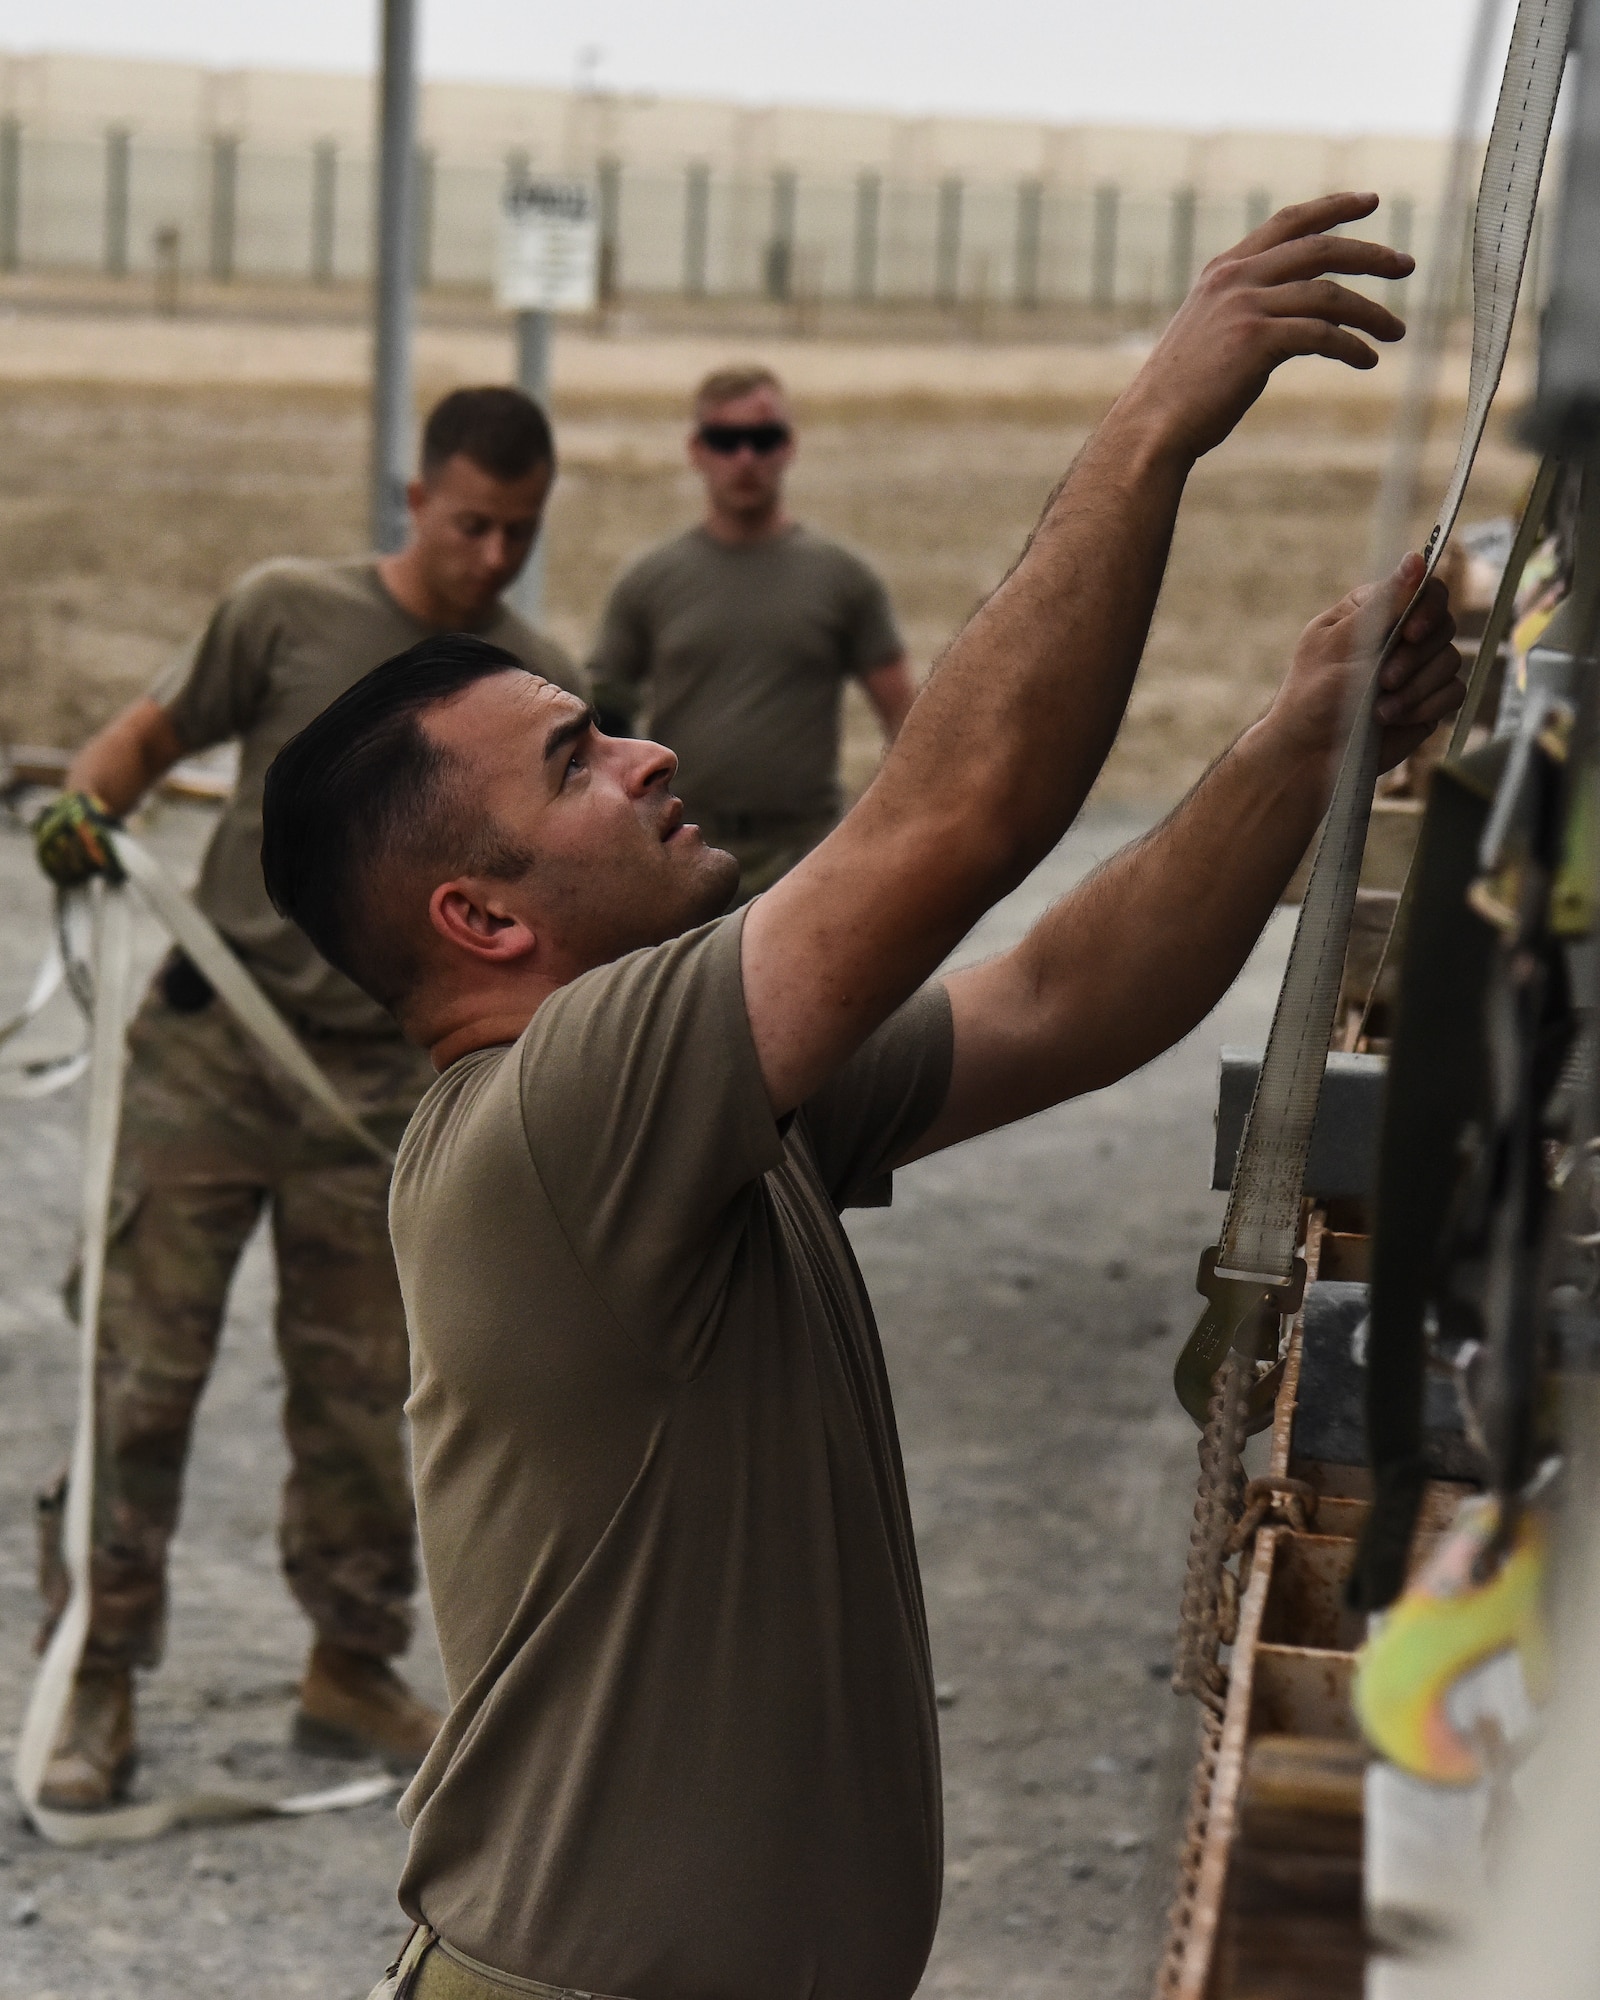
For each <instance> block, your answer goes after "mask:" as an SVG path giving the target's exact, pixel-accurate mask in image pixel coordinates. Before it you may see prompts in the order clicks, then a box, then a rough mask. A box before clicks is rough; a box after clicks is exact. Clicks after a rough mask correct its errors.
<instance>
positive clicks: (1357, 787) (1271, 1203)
mask: <svg viewBox="0 0 1600 2000" xmlns="http://www.w3.org/2000/svg"><path fill="white" fill-rule="evenodd" d="M1572 6H1573V0H1520V4H1519V5H1518V8H1517V17H1516V21H1515V24H1514V25H1513V28H1512V32H1511V47H1510V51H1509V53H1508V55H1507V58H1506V67H1505V74H1504V77H1503V78H1502V81H1501V85H1500V95H1499V100H1498V102H1497V104H1496V106H1495V114H1494V123H1493V126H1492V127H1491V129H1490V134H1489V144H1488V149H1487V152H1486V154H1485V158H1484V165H1483V174H1482V177H1481V179H1480V181H1479V186H1478V202H1477V208H1476V211H1475V214H1474V217H1473V229H1472V295H1473V322H1472V366H1471V372H1470V375H1469V378H1468V390H1467V412H1466V421H1465V423H1464V425H1463V428H1462V434H1461V443H1460V446H1459V448H1458V450H1457V452H1456V461H1455V466H1454V469H1453V471H1452V472H1451V475H1450V481H1449V485H1448V486H1447V488H1446V490H1445V496H1444V499H1443V501H1442V503H1441V505H1440V508H1439V514H1438V518H1437V520H1436V521H1435V522H1434V526H1433V530H1432V532H1431V533H1430V535H1429V536H1428V540H1427V543H1426V546H1425V547H1424V550H1423V559H1424V563H1425V569H1424V573H1423V579H1422V584H1419V585H1418V594H1419V595H1420V592H1421V589H1422V585H1423V584H1425V583H1426V582H1427V580H1428V578H1429V577H1430V576H1431V575H1432V574H1433V571H1434V569H1435V567H1436V566H1437V564H1438V561H1439V557H1440V555H1441V554H1442V552H1443V550H1444V546H1445V543H1446V542H1447V540H1448V539H1449V536H1450V531H1451V529H1452V528H1453V527H1454V526H1455V522H1456V516H1457V514H1458V513H1459V512H1460V508H1461V500H1462V496H1463V494H1464V493H1465V491H1466V486H1467V479H1468V477H1469V475H1470V474H1471V471H1472V466H1473V461H1474V459H1475V458H1476V456H1477V452H1478V446H1479V444H1480V442H1481V441H1482V438H1483V432H1484V427H1485V425H1486V424H1487V422H1488V417H1489V407H1490V404H1491V403H1492V402H1493V400H1494V394H1495V390H1496V389H1497V388H1498V387H1499V383H1500V376H1501V373H1502V371H1503V369H1504V367H1505V359H1506V350H1507V348H1508V346H1509V344H1510V340H1511V328H1512V323H1513V321H1514V319H1515V317H1516V308H1517V294H1518V291H1519V290H1520V287H1521V282H1522V271H1523V266H1524V264H1525V262H1526V260H1527V253H1528V241H1529V237H1530V236H1531V234H1532V231H1533V216H1534V208H1535V204H1536V203H1537V200H1538V195H1539V180H1540V175H1541V173H1542V170H1543V166H1544V157H1545V152H1546V149H1547V147H1548V145H1549V139H1550V126H1551V121H1552V120H1553V118H1554V116H1555V107H1556V97H1557V94H1558V92H1559V90H1560V86H1561V75H1562V69H1563V66H1564V64H1565V60H1566V51H1567V37H1568V31H1569V29H1570V26H1571V18H1572ZM1415 602H1416V598H1415V597H1413V599H1412V601H1411V603H1410V604H1408V605H1407V606H1406V608H1405V610H1404V611H1403V612H1402V613H1401V615H1400V617H1399V618H1398V619H1396V620H1395V622H1394V624H1393V626H1392V627H1391V628H1390V630H1389V632H1388V634H1387V636H1386V638H1385V640H1384V643H1383V645H1382V646H1381V647H1377V648H1375V650H1376V652H1377V658H1376V660H1375V662H1374V664H1373V667H1372V671H1371V674H1370V675H1369V677H1368V680H1367V684H1366V687H1365V689H1364V691H1363V693H1362V696H1361V698H1360V701H1359V704H1358V705H1357V709H1356V713H1355V718H1354V725H1353V727H1352V729H1351V732H1350V736H1349V740H1348V742H1347V744H1346V747H1345V753H1344V758H1343V761H1342V762H1341V764H1340V767H1339V775H1338V778H1337V780H1336V782H1335V785H1334V791H1333V799H1332V802H1331V804H1330V805H1329V808H1328V814H1327V818H1326V819H1325V820H1324V822H1323V828H1322V835H1321V838H1320V840H1319V841H1318V844H1317V853H1316V859H1315V861H1314V863H1313V864H1312V869H1311V876H1310V880H1309V881H1308V883H1307V885H1306V893H1305V900H1304V901H1303V902H1302V904H1301V906H1300V919H1299V922H1298V924H1297V925H1296V928H1295V935H1294V944H1293V946H1292V948H1291V950H1290V953H1289V962H1288V965H1287V967H1286V968H1285V971H1284V975H1283V985H1282V987H1281V988H1280V989H1279V993H1278V1004H1277V1007H1276V1010H1275V1012H1274V1014H1273V1018H1272V1031H1271V1034H1270V1035H1269V1037H1268V1040H1267V1047H1266V1053H1265V1055H1264V1057H1263V1059H1262V1063H1261V1072H1260V1076H1259V1078H1258V1080H1257V1083H1256V1092H1255V1098H1254V1100H1253V1102H1252V1104H1251V1107H1250V1115H1249V1118H1248V1119H1247V1121H1246V1123H1245V1129H1244V1137H1243V1140H1242V1142H1241V1144H1240V1148H1239V1158H1238V1165H1237V1167H1236V1168H1235V1170H1234V1176H1233V1186H1232V1189H1231V1191H1230V1193H1229V1197H1228V1208H1227V1214H1226V1216H1225V1218H1224V1221H1223V1226H1222V1236H1221V1239H1220V1241H1219V1242H1218V1243H1217V1245H1216V1246H1215V1248H1214V1249H1213V1250H1209V1251H1207V1253H1206V1255H1205V1256H1204V1257H1203V1258H1202V1260H1201V1266H1200V1276H1199V1280H1198V1287H1199V1290H1200V1291H1201V1292H1202V1293H1203V1294H1204V1295H1205V1297H1206V1299H1207V1305H1206V1308H1205V1311H1204V1312H1203V1313H1202V1315H1201V1317H1200V1321H1199V1324H1198V1325H1197V1326H1196V1328H1195V1330H1194V1332H1193V1333H1192V1334H1191V1335H1190V1337H1189V1340H1188V1342H1187V1343H1186V1344H1185V1346H1184V1349H1183V1352H1182V1353H1181V1354H1180V1355H1179V1357H1178V1363H1177V1367H1176V1369H1175V1371H1174V1386H1175V1387H1176V1389H1177V1392H1178V1399H1179V1401H1180V1402H1181V1403H1182V1404H1183V1406H1184V1408H1185V1409H1186V1410H1187V1411H1188V1412H1189V1414H1190V1415H1191V1416H1192V1417H1193V1418H1194V1420H1195V1421H1196V1423H1198V1424H1202V1425H1203V1424H1204V1422H1205V1415H1206V1404H1207V1400H1208V1397H1209V1395H1210V1388H1211V1380H1212V1377H1213V1375H1214V1374H1215V1373H1216V1370H1217V1369H1218V1367H1219V1366H1220V1365H1221V1363H1222V1361H1223V1359H1224V1358H1225V1356H1226V1355H1227V1353H1228V1351H1229V1349H1230V1348H1236V1349H1237V1350H1238V1351H1239V1352H1240V1353H1241V1354H1244V1355H1246V1356H1248V1357H1250V1358H1251V1359H1256V1358H1271V1355H1270V1353H1269V1346H1270V1342H1271V1335H1272V1334H1273V1333H1274V1332H1275V1331H1276V1322H1277V1319H1278V1317H1279V1315H1281V1314H1284V1313H1289V1312H1293V1311H1294V1310H1296V1308H1297V1307H1298V1304H1299V1300H1300V1296H1301V1292H1302V1289H1303V1286H1304V1282H1305V1277H1304V1273H1305V1266H1304V1262H1303V1260H1301V1259H1300V1258H1298V1256H1297V1254H1296V1243H1297V1240H1298V1236H1299V1225H1300V1202H1301V1192H1302V1189H1303V1186H1304V1182H1305V1167H1306V1156H1307V1153H1308V1152H1309V1150H1310V1145H1311V1128H1312V1125H1313V1123H1314V1122H1315V1119H1316V1114H1317V1100H1318V1096H1319V1094H1320V1092H1321V1088H1322V1077H1323V1070H1324V1066H1325V1064H1326V1061H1327V1055H1328V1043H1329V1039H1330V1037H1331V1035H1332V1031H1333V1019H1334V1013H1335V1010H1336V1008H1337V1006H1338V999H1339V984H1340V980H1341V977H1342V975H1343V971H1344V960H1345V950H1346V946H1347V944H1348V941H1349V933H1350V918H1351V913H1352V911H1353V909H1354V907H1355V895H1356V886H1357V883H1358V881H1359V878H1360V874H1361V857H1362V853H1363V850H1364V848H1365V846H1366V837H1367V824H1368V821H1369V819H1370V817H1371V813H1372V794H1373V787H1374V785H1375V784H1376V782H1377V775H1378V752H1379V743H1380V738H1381V735H1382V730H1381V726H1380V725H1379V723H1378V722H1377V719H1376V717H1375V715H1374V713H1373V707H1374V703H1375V701H1376V699H1377V694H1378V687H1379V676H1380V675H1381V673H1382V670H1383V668H1384V666H1385V664H1386V663H1387V661H1388V659H1389V656H1390V654H1391V653H1392V652H1393V650H1394V647H1395V645H1396V643H1397V641H1398V637H1399V634H1400V632H1401V630H1402V629H1403V628H1404V625H1405V621H1406V619H1407V618H1408V617H1409V616H1410V614H1411V611H1412V608H1413V606H1414V605H1415ZM1274 1351H1275V1350H1274Z"/></svg>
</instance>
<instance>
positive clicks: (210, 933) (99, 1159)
mask: <svg viewBox="0 0 1600 2000" xmlns="http://www.w3.org/2000/svg"><path fill="white" fill-rule="evenodd" d="M111 838H112V841H113V844H114V846H115V848H116V854H117V859H118V861H119V862H120V863H121V864H122V867H123V870H124V872H125V874H126V875H127V878H128V881H127V884H126V885H124V884H117V885H112V884H110V883H108V882H105V881H103V880H100V881H97V882H95V883H94V884H93V885H91V887H90V889H89V890H87V891H83V890H79V891H74V892H72V894H71V896H69V897H68V898H67V899H66V901H67V903H69V904H72V905H75V906H76V909H77V910H78V911H79V912H80V913H82V912H83V911H85V909H87V910H88V912H89V914H90V918H91V922H90V930H91V936H92V945H91V968H92V981H91V982H89V983H90V985H91V988H92V1004H91V1006H90V1008H89V1016H90V1026H89V1048H88V1051H87V1063H88V1069H89V1115H88V1128H87V1131H86V1134H85V1140H84V1154H83V1184H82V1229H83V1257H82V1276H81V1281H80V1286H79V1305H78V1414H77V1423H76V1427H75V1429H74V1432H73V1440H72V1458H71V1466H70V1470H69V1472H68V1476H67V1503H66V1518H65V1520H64V1522H63V1524H62V1558H63V1561H64V1564H65V1567H66V1571H67V1577H68V1581H69V1584H70V1593H69V1596H68V1598H67V1602H66V1606H65V1608H64V1609H63V1611H62V1613H61V1616H60V1618H59V1619H58V1620H57V1622H56V1626H55V1630H54V1631H53V1632H52V1633H51V1635H50V1641H49V1644H48V1645H47V1646H46V1648H45V1654H44V1658H43V1660H42V1661H41V1663H40V1667H39V1672H38V1675H37V1677H36V1678H35V1681H34V1684H33V1689H32V1693H31V1694H30V1696H29V1700H28V1710H27V1714H26V1716H25V1718H24V1721H23V1725H22V1732H21V1735H20V1736H19V1738H18V1741H17V1750H16V1757H15V1761H14V1764H13V1771H12V1775H13V1782H14V1783H15V1786H16V1791H17V1796H18V1798H19V1799H20V1800H21V1801H22V1805H23V1808H24V1810H25V1811H26V1813H27V1816H28V1818H29V1820H30V1821H31V1822H32V1824H33V1826H34V1827H35V1828H36V1829H37V1830H38V1832H39V1833H40V1834H42V1835H43V1836H44V1838H45V1839H46V1840H48V1841H50V1842H52V1843H53V1844H55V1845H56V1846H60V1847H85V1846H89V1845H91V1844H94V1843H97V1842H101V1841H118V1842H123V1841H138V1840H150V1839H153V1838H154V1837H155V1836H156V1835H158V1834H162V1833H166V1832H167V1831H169V1830H170V1829H171V1828H173V1827H178V1826H190V1825H195V1824H198V1823H200V1822H204V1821H209V1822H216V1821H221V1820H246V1819H259V1818H263V1817H266V1816H269V1815H299V1814H303V1813H313V1812H327V1811H332V1810H335V1809H338V1808H341V1807H347V1806H358V1805H366V1804H367V1803H369V1802H370V1801H371V1800H373V1799H379V1798H383V1797H384V1796H385V1795H386V1794H388V1793H389V1792H392V1791H394V1790H395V1789H396V1782H397V1781H396V1780H395V1779H393V1778H391V1777H389V1776H387V1775H383V1776H373V1777H366V1778H358V1779H355V1780H354V1781H353V1782H351V1783H349V1784H344V1785H337V1786H334V1787H333V1788H332V1789H330V1790H328V1791H320V1792H307V1793H303V1794H301V1795H299V1796H297V1797H292V1798H274V1797H271V1796H269V1795H268V1794H266V1793H263V1792H259V1791H251V1790H236V1791H235V1790H230V1791H218V1792H192V1793H186V1794H180V1795H176V1796H172V1797H168V1798H162V1799H153V1800H150V1801H148V1802H147V1803H143V1804H138V1805H122V1806H113V1807H110V1808H108V1809H106V1810H104V1811H95V1812H61V1811H57V1810H54V1809H52V1808H51V1807H48V1806H45V1805H41V1804H40V1801H39V1791H40V1786H41V1784H42V1783H43V1779H44V1773H45V1768H46V1766H47V1765H48V1763H49V1761H50V1755H51V1752H52V1751H53V1750H54V1748H55V1744H56V1741H57V1739H58V1737H59V1735H60V1732H61V1725H62V1722H63V1720H64V1719H65V1716H66V1713H67V1708H68V1704H69V1703H70V1702H71V1699H72V1690H73V1683H74V1681H75V1680H76V1677H77V1672H78V1666H79V1663H80V1661H81V1660H82V1658H83V1649H84V1645H85V1642H86V1640H87V1638H88V1634H89V1612H90V1593H89V1567H90V1555H91V1547H92V1528H93V1520H94V1476H95V1436H96V1423H95V1363H96V1356H97V1348H98V1334H99V1321H100V1295H101V1287H102V1282H103V1279H104V1276H105V1258H106V1236H107V1228H108V1223H109V1218H110V1211H111V1190H112V1182H113V1176H114V1171H115V1165H116V1152H117V1129H118V1126H119V1124H120V1123H121V1116H122V1076H123V1065H124V1055H125V1051H124V1045H123V1034H124V1028H125V1024H126V1022H127V1019H128V1014H129V1011H130V1005H131V1000H132V990H133V911H132V906H131V896H132V891H133V890H134V889H137V891H138V893H139V894H140V895H142V896H143V897H144V899H145V901H146V902H147V903H148V904H149V906H150V907H151V909H152V910H153V911H154V912H155V914H156V916H157V917H159V918H160V920H161V922H162V923H163V925H164V926H165V927H166V929H167V930H168V932H169V933H170V934H171V936H172V938H173V940H174V942H175V943H177V944H178V945H179V946H180V947H181V948H182V949H183V950H184V951H185V952H187V953H188V954H189V956H190V957H191V958H192V959H193V960H194V962H195V964H196V965H197V966H198V967H199V968H200V970H201V971H202V972H203V973H204V974H205V976H206V977H207V978H208V979H209V980H210V981H211V983H212V985H213V986H214V987H215V988H216V990H217V993H218V995H219V996H220V997H221V998H222V999H223V1000H224V1001H225V1002H226V1003H227V1005H228V1007H229V1008H230V1010H231V1011H232V1012H233V1014H234V1016H235V1018H236V1019H237V1020H238V1022H239V1024H240V1026H241V1027H243V1028H244V1029H245V1030H246V1032H247V1033H249V1034H250V1035H251V1036H252V1037H253V1038H254V1039H255V1041H256V1042H257V1043H258V1044H259V1046H260V1048H261V1050H262V1052H263V1053H264V1054H265V1055H266V1056H267V1057H268V1059H269V1060H270V1061H271V1062H273V1063H274V1064H275V1065H276V1066H277V1068H278V1069H280V1070H281V1071H282V1072H283V1073H284V1074H285V1075H286V1076H287V1077H288V1078H289V1079H290V1080H291V1081H292V1082H293V1083H295V1084H297V1085H298V1086H299V1087H300V1088H301V1089H302V1090H303V1091H304V1092H305V1093H306V1095H307V1096H308V1097H310V1098H311V1099H312V1100H313V1101H314V1102H315V1103H316V1104H317V1105H318V1107H319V1108H320V1109H321V1110H323V1111H324V1112H326V1113H327V1115H328V1116H329V1117H330V1118H333V1119H334V1120H335V1121H336V1122H337V1123H338V1124H339V1125H340V1126H341V1127H342V1128H343V1129H344V1130H345V1131H346V1132H348V1133H349V1134H350V1135H351V1137H352V1138H354V1139H357V1140H358V1141H359V1142H360V1143H361V1144H362V1145H364V1146H365V1147H366V1148H367V1150H368V1151H370V1152H371V1153H373V1154H374V1155H376V1156H377V1157H378V1158H379V1159H381V1160H383V1161H385V1162H390V1161H392V1159H393V1155H392V1154H391V1153H390V1151H389V1149H388V1148H387V1147H386V1146H384V1145H383V1144H382V1142H381V1141H380V1140H379V1139H377V1138H376V1137H375V1136H374V1134H373V1133H372V1132H371V1131H369V1130H368V1128H367V1127H366V1126H365V1125H364V1124H363V1123H362V1121H361V1119H360V1118H359V1117H358V1116H357V1115H356V1113H355V1112H354V1111H353V1110H352V1109H351V1108H350V1106H349V1105H348V1104H346V1103H345V1102H344V1100H343V1099H342V1098H341V1097H340V1096H339V1093H338V1092H337V1091H336V1090H335V1089H334V1087H333V1085H332V1084H331V1083H329V1082H328V1080H327V1078H326V1077H325V1076H324V1075H323V1074H322V1072H321V1070H319V1069H318V1068H317V1066H316V1064H315V1063H314V1062H313V1061H312V1060H311V1058H310V1056H309V1055H307V1054H306V1052H305V1050H304V1049H303V1048H302V1047H301V1046H300V1043H299V1042H298V1041H297V1040H296V1039H295V1036H294V1035H293V1033H292V1032H291V1031H290V1029H289V1028H288V1027H287V1025H286V1024H285V1022H284V1020H283V1017H282V1016H281V1015H280V1014H279V1013H278V1011H277V1010H276V1008H275V1007H273V1005H272V1003H271V1002H270V1001H269V1000H268V999H267V997H266V996H265V994H263V993H262V991H261V989H260V988H259V987H258V986H257V985H256V983H255V981H254V980H253V979H251V977H250V975H249V974H248V973H247V972H246V971H245V969H244V968H243V966H242V965H240V963H239V961H238V960H237V959H236V958H235V957H234V955H233V953H232V952H231V951H230V950H229V948H228V946H227V945H226V944H225V943H224V941H223V940H222V938H221V937H220V936H219V935H218V933H217V932H216V931H215V930H214V929H213V927H212V926H211V924H210V923H209V922H208V920H207V919H206V918H205V917H204V916H202V915H201V913H200V912H199V910H198V909H196V908H195V906H194V904H193V903H192V902H190V900H189V898H188V897H187V896H186V895H185V894H184V893H183V891H182V890H181V889H180V888H179V887H178V885H177V884H176V883H175V882H174V881H173V880H172V878H171V877H170V876H169V875H168V874H167V872H166V870H165V869H163V868H162V866H161V864H160V863H159V862H158V861H157V860H156V859H155V858H154V856H153V855H151V854H149V853H148V852H146V850H145V849H144V848H142V847H141V846H140V845H139V844H138V842H137V841H134V840H132V839H130V838H129V837H128V835H126V834H124V833H116V834H113V835H112V836H111ZM62 928H63V930H64V931H65V929H66V926H65V924H63V927H62ZM52 961H53V963H52ZM72 970H73V967H72V962H71V959H70V958H69V956H68V955H67V953H66V952H65V951H64V950H63V948H62V946H61V945H60V944H59V943H58V944H57V945H56V946H53V947H52V952H51V955H50V957H47V959H46V961H45V964H44V966H42V967H41V969H40V972H39V975H38V977H37V978H36V979H35V981H34V988H33V992H32V993H30V995H29V999H28V1003H27V1004H26V1005H25V1007H24V1008H23V1010H22V1014H23V1015H25V1016H26V1017H27V1019H32V1018H33V1016H34V1015H36V1014H37V1013H38V1012H39V1010H40V1008H42V1006H43V1005H44V1002H45V1000H47V999H48V998H49V995H50V993H52V992H54V991H55V989H56V987H57V986H59V985H60V984H61V982H62V980H63V978H66V979H68V980H69V981H71V983H73V984H74V985H76V984H78V982H77V981H73V980H72ZM45 987H48V989H49V991H48V992H46V993H45V994H44V999H39V1000H38V1004H37V1005H35V1004H34V1002H35V999H36V998H37V996H38V995H39V993H40V991H41V989H42V988H45ZM30 1008H31V1012H30V1011H29V1010H30ZM21 1024H22V1021H21V1017H20V1016H19V1017H18V1025H21ZM5 1026H6V1029H7V1030H8V1031H12V1030H13V1024H12V1023H7V1024H5ZM0 1039H4V1037H3V1036H0Z"/></svg>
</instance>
